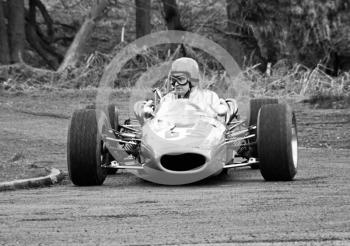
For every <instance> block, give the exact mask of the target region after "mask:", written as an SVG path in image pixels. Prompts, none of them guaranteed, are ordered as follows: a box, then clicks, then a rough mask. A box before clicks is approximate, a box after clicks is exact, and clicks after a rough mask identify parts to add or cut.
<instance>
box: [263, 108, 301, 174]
mask: <svg viewBox="0 0 350 246" xmlns="http://www.w3.org/2000/svg"><path fill="white" fill-rule="evenodd" d="M257 143H258V156H259V163H260V172H261V174H262V176H263V177H264V179H265V180H266V181H289V180H292V179H293V178H294V176H295V174H296V172H297V165H298V138H297V124H296V119H295V114H294V112H292V111H291V109H290V107H289V106H288V105H286V104H271V105H264V106H262V107H261V109H260V112H259V114H258V122H257Z"/></svg>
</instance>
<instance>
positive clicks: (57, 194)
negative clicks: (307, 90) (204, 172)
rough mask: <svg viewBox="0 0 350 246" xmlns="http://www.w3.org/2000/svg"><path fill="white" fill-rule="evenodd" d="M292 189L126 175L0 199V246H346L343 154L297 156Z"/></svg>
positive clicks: (234, 180) (241, 177) (349, 168)
mask: <svg viewBox="0 0 350 246" xmlns="http://www.w3.org/2000/svg"><path fill="white" fill-rule="evenodd" d="M299 160H300V163H299V164H300V166H299V172H298V174H297V176H296V180H295V181H294V182H264V181H263V179H262V177H261V175H260V173H259V171H258V170H250V169H239V170H232V171H230V172H229V174H228V175H226V176H225V175H222V176H218V177H215V178H211V179H208V180H204V181H201V182H199V183H196V184H192V185H187V186H176V187H172V186H159V185H154V184H151V183H148V182H145V181H142V180H140V179H139V178H138V177H135V176H133V175H132V174H129V173H120V174H116V175H113V176H110V177H108V178H107V180H106V182H105V184H104V185H103V186H100V187H75V186H73V185H72V184H70V183H66V184H63V185H59V186H54V187H49V188H43V189H34V190H18V191H11V192H3V193H1V195H0V245H31V244H32V245H40V244H42V245H49V244H50V245H68V244H84V245H124V244H125V245H144V244H152V245H155V244H161V245H163V244H204V245H205V244H208V245H212V244H218V245H225V244H232V243H235V244H256V245H265V244H266V245H270V244H272V243H274V244H277V245H286V244H290V245H296V244H303V245H304V244H317V245H319V244H321V245H349V244H350V181H349V180H350V151H349V150H332V149H301V150H300V159H299Z"/></svg>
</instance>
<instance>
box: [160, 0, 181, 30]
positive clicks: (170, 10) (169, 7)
mask: <svg viewBox="0 0 350 246" xmlns="http://www.w3.org/2000/svg"><path fill="white" fill-rule="evenodd" d="M162 2H163V8H164V13H165V22H166V25H167V27H168V30H179V31H185V28H184V27H183V26H182V24H181V21H180V13H179V9H178V7H177V4H176V0H162Z"/></svg>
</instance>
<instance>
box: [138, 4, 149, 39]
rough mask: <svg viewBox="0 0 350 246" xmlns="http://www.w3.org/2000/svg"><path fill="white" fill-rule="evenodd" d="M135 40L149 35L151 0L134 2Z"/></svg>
mask: <svg viewBox="0 0 350 246" xmlns="http://www.w3.org/2000/svg"><path fill="white" fill-rule="evenodd" d="M135 6H136V38H139V37H142V36H145V35H147V34H149V33H151V0H135Z"/></svg>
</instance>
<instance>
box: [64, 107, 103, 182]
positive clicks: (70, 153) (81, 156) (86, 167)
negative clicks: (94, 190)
mask: <svg viewBox="0 0 350 246" xmlns="http://www.w3.org/2000/svg"><path fill="white" fill-rule="evenodd" d="M67 140H68V141H67V163H68V171H69V177H70V179H71V181H72V182H73V184H75V185H78V186H89V185H102V184H103V182H104V180H105V178H106V175H107V172H106V169H104V168H102V166H101V165H102V163H103V161H104V158H105V156H104V154H105V148H104V145H103V141H102V138H101V132H100V131H99V129H98V123H97V117H96V111H95V110H93V109H82V110H77V111H75V112H74V113H73V116H72V119H71V122H70V126H69V128H68V139H67Z"/></svg>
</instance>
